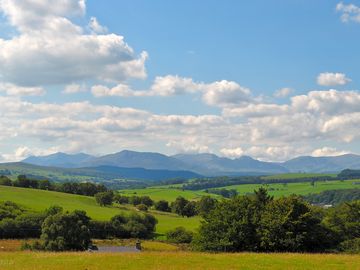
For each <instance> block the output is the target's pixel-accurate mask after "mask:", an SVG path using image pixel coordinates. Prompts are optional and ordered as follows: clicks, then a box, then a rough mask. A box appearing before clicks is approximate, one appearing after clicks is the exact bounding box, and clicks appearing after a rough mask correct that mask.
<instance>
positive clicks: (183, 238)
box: [166, 227, 193, 244]
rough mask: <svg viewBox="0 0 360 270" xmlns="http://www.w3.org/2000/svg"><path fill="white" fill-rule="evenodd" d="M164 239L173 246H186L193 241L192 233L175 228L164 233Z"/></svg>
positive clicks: (181, 228)
mask: <svg viewBox="0 0 360 270" xmlns="http://www.w3.org/2000/svg"><path fill="white" fill-rule="evenodd" d="M166 239H167V240H168V241H169V242H171V243H175V244H185V243H186V244H188V243H190V242H191V241H192V239H193V233H192V232H190V231H187V230H185V228H183V227H177V228H175V229H174V230H170V231H168V232H167V233H166Z"/></svg>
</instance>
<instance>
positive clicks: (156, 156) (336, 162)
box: [22, 150, 360, 176]
mask: <svg viewBox="0 0 360 270" xmlns="http://www.w3.org/2000/svg"><path fill="white" fill-rule="evenodd" d="M22 162H24V163H28V164H33V165H39V166H51V167H62V168H85V167H86V168H89V167H100V166H103V167H104V166H105V167H106V166H109V167H112V168H113V167H121V168H133V169H147V170H166V171H178V172H180V171H181V172H192V173H195V174H198V175H204V176H220V175H221V176H225V175H228V176H235V175H261V174H277V173H290V172H307V173H337V172H340V171H341V170H344V169H360V156H359V155H354V154H346V155H341V156H335V157H311V156H302V157H297V158H294V159H291V160H288V161H285V162H265V161H260V160H256V159H253V158H251V157H249V156H242V157H239V158H236V159H229V158H225V157H219V156H217V155H214V154H178V155H174V156H167V155H163V154H160V153H150V152H135V151H129V150H124V151H121V152H119V153H115V154H109V155H104V156H100V157H96V156H91V155H87V154H83V153H80V154H72V155H70V154H65V153H56V154H52V155H48V156H38V157H36V156H31V157H29V158H27V159H25V160H23V161H22Z"/></svg>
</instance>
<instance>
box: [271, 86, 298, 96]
mask: <svg viewBox="0 0 360 270" xmlns="http://www.w3.org/2000/svg"><path fill="white" fill-rule="evenodd" d="M293 92H294V89H292V88H289V87H284V88H281V89H279V90H277V91H276V92H275V93H274V97H277V98H285V97H287V96H289V95H291V94H292V93H293Z"/></svg>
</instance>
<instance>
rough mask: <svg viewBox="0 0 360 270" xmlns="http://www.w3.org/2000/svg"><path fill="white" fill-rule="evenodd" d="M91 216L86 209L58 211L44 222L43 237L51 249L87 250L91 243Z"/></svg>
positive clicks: (47, 247)
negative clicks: (67, 211) (66, 211)
mask: <svg viewBox="0 0 360 270" xmlns="http://www.w3.org/2000/svg"><path fill="white" fill-rule="evenodd" d="M89 221H90V218H89V217H88V216H86V213H85V212H84V211H79V210H76V211H74V212H72V213H65V214H63V213H57V214H55V215H51V216H48V217H47V218H46V219H45V221H44V222H43V224H42V228H41V232H42V234H41V239H42V240H43V241H44V249H45V250H50V251H66V250H86V249H87V248H88V247H89V245H90V244H91V237H90V230H89Z"/></svg>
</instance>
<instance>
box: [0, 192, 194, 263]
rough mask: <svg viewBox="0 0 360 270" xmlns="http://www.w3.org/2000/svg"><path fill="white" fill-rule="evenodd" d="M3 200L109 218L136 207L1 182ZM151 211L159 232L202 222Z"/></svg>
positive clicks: (37, 209)
mask: <svg viewBox="0 0 360 270" xmlns="http://www.w3.org/2000/svg"><path fill="white" fill-rule="evenodd" d="M0 200H1V201H13V202H15V203H18V204H20V205H23V206H24V207H26V208H28V209H30V210H34V211H43V210H45V209H47V208H49V206H51V205H60V206H62V207H63V208H64V209H65V210H69V211H72V210H76V209H79V210H84V211H86V213H87V214H88V215H89V216H90V217H91V218H93V219H95V220H109V219H110V218H112V217H113V216H115V215H117V214H119V213H130V212H131V211H135V208H132V207H131V206H126V207H124V206H118V207H117V206H112V207H100V206H99V205H97V204H96V202H95V199H94V198H93V197H87V196H80V195H73V194H66V193H60V192H52V191H44V190H37V189H25V188H16V187H6V186H0ZM150 213H151V214H153V215H154V216H155V217H156V218H157V219H158V221H159V223H158V225H157V226H156V232H157V233H158V234H164V233H165V232H166V231H168V230H171V229H173V228H176V227H178V226H183V227H185V228H187V229H188V230H195V229H196V228H197V227H198V226H199V223H200V218H199V217H193V218H183V217H180V216H178V215H175V214H172V213H163V212H157V211H153V212H151V211H150ZM0 269H1V268H0Z"/></svg>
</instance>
